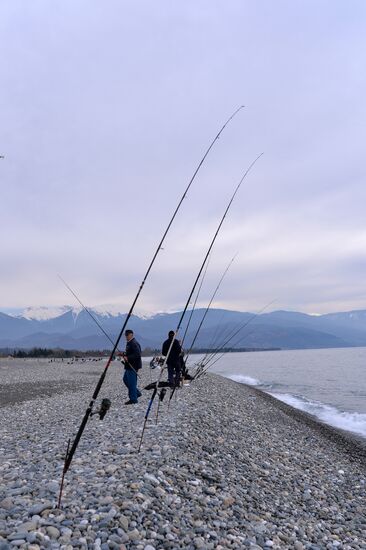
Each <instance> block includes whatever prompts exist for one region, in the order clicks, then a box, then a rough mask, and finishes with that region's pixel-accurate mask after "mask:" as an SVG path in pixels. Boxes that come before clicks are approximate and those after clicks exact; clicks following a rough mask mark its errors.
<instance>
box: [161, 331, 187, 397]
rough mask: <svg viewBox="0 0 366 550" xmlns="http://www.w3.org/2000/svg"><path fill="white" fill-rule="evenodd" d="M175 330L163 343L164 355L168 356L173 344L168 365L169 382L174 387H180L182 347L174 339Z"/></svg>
mask: <svg viewBox="0 0 366 550" xmlns="http://www.w3.org/2000/svg"><path fill="white" fill-rule="evenodd" d="M174 335H175V332H174V330H170V331H169V334H168V339H167V340H165V342H164V343H163V348H162V351H161V353H162V355H164V357H166V356H167V354H168V351H169V348H170V346H171V344H172V342H173V345H172V349H171V350H170V353H169V357H168V359H167V362H166V364H167V365H168V382H169V384H170V386H172V387H174V386H177V385H179V379H180V354H181V351H182V347H181V345H180V343H179V342H178V340H176V339H175V338H174Z"/></svg>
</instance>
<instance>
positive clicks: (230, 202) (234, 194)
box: [138, 153, 263, 452]
mask: <svg viewBox="0 0 366 550" xmlns="http://www.w3.org/2000/svg"><path fill="white" fill-rule="evenodd" d="M262 155H263V153H261V154H260V155H258V156H257V158H256V159H255V160H254V161H253V162H252V163H251V164H250V165H249V167H248V168H247V170H246V171H245V173H244V175H243V176H242V178H241V180H240V181H239V183H238V185H237V186H236V188H235V190H234V193H233V194H232V196H231V198H230V201H229V204H228V205H227V207H226V209H225V212H224V215H223V216H222V218H221V220H220V223H219V225H218V227H217V229H216V232H215V234H214V236H213V239H212V241H211V243H210V246H209V247H208V250H207V252H206V255H205V258H204V260H203V262H202V265H201V267H200V269H199V271H198V274H197V276H196V279H195V281H194V284H193V287H192V289H191V291H190V293H189V296H188V299H187V302H186V305H185V306H184V309H183V311H182V314H181V316H180V319H179V322H178V325H177V328H176V329H175V331H174V335H173V338H172V341H171V343H170V346H169V349H168V351H167V354H166V356H165V359H164V362H163V364H162V366H161V370H160V375H159V377H158V380H157V382H156V387H159V382H160V380H161V377H162V374H163V372H164V369H165V366H166V363H167V360H168V358H169V354H170V352H171V350H172V347H173V344H174V340H175V337H176V335H177V333H178V332H179V330H180V328H181V325H182V322H183V318H184V316H185V314H186V311H187V309H188V306H189V304H190V301H191V298H192V295H193V293H194V291H195V288H196V286H197V283H198V281H199V279H200V277H201V273H202V271H203V269H204V267H205V264H206V262H207V259H208V257H209V255H210V253H211V250H212V248H213V245H214V244H215V241H216V239H217V236H218V234H219V232H220V229H221V227H222V224H223V223H224V220H225V218H226V216H227V213H228V211H229V210H230V207H231V205H232V203H233V201H234V198H235V196H236V194H237V193H238V191H239V189H240V187H241V185H242V183H243V181H244V180H245V178H246V176H247V175H248V174H249V172H250V170H251V169H252V168H253V166H254V165H255V163H256V162H257V161H258V160H259V158H260V157H261V156H262ZM150 409H151V407H150ZM148 417H149V414H148V413H147V414H146V415H145V421H144V425H143V428H142V433H141V438H140V443H139V446H138V452H140V449H141V445H142V440H143V437H144V432H145V427H146V423H147V420H148Z"/></svg>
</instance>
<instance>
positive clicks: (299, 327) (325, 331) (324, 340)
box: [0, 306, 366, 350]
mask: <svg viewBox="0 0 366 550" xmlns="http://www.w3.org/2000/svg"><path fill="white" fill-rule="evenodd" d="M39 310H41V315H38V317H40V318H32V316H31V314H30V312H29V310H27V315H26V316H22V315H21V316H16V317H15V316H11V315H7V314H5V313H0V348H7V347H9V348H31V347H34V346H37V347H52V348H54V347H61V348H64V349H80V350H87V349H108V348H109V349H110V348H111V344H110V342H109V341H108V339H107V338H106V337H105V336H104V335H103V334H102V333H101V331H100V329H99V328H98V327H97V326H96V324H95V323H94V322H93V320H92V319H90V317H89V315H88V314H87V313H86V312H85V311H83V310H81V311H80V309H72V308H69V309H68V308H67V307H66V306H65V307H64V308H59V309H58V310H56V312H54V310H53V311H52V310H51V311H50V315H48V314H47V311H46V308H38V311H39ZM91 311H92V313H93V315H94V317H95V318H96V319H97V320H98V322H99V323H100V324H101V325H102V326H103V328H104V330H105V331H106V332H107V333H108V334H109V335H110V337H111V339H112V340H113V341H114V340H115V339H116V337H117V334H118V333H119V331H120V329H121V326H122V324H123V321H124V319H125V314H124V313H113V312H108V311H102V312H101V311H100V308H99V309H98V308H96V309H95V310H94V309H93V310H91ZM60 312H61V313H60ZM203 312H204V310H202V309H198V310H196V311H195V312H194V314H193V316H192V322H191V326H190V328H189V331H188V333H187V338H186V346H185V347H188V346H189V345H190V342H191V340H192V338H193V335H194V333H195V331H196V329H197V327H198V324H199V322H200V320H201V318H202V315H203ZM52 313H53V315H52ZM179 317H180V312H176V313H159V314H157V315H153V316H151V317H146V316H145V317H139V316H133V317H132V318H131V320H130V322H129V327H130V328H132V329H133V330H134V331H135V333H136V336H137V338H138V339H139V341H140V342H141V345H142V346H143V347H151V348H159V347H160V346H161V343H162V341H163V340H164V339H165V338H166V336H167V333H168V331H169V330H171V329H174V328H175V327H176V325H177V322H178V319H179ZM187 319H188V315H187ZM249 321H250V322H249ZM248 322H249V324H248V325H247V326H246V327H245V328H244V329H243V330H242V331H241V332H240V334H238V336H237V337H236V338H234V339H233V340H232V341H231V342H230V347H236V348H239V347H250V348H283V349H305V348H331V347H351V346H366V311H363V310H360V311H350V312H344V313H331V314H326V315H319V316H314V315H307V314H304V313H298V312H293V311H274V312H271V313H263V314H261V315H257V316H255V317H253V314H252V313H248V312H240V311H230V310H223V309H212V310H210V311H209V314H208V315H207V318H206V320H205V323H204V325H203V327H202V330H201V332H200V335H199V337H198V338H197V341H196V344H195V347H199V348H208V347H213V346H216V345H218V344H219V343H224V341H225V339H227V338H228V335H230V334H231V332H232V331H234V330H235V329H237V328H239V327H240V326H242V325H244V324H245V323H248ZM184 329H185V325H183V330H182V332H181V335H182V334H183V332H184ZM123 346H124V342H121V347H123Z"/></svg>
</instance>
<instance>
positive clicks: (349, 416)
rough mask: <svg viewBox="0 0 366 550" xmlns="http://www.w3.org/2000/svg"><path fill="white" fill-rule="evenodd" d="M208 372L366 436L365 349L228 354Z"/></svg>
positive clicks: (326, 421)
mask: <svg viewBox="0 0 366 550" xmlns="http://www.w3.org/2000/svg"><path fill="white" fill-rule="evenodd" d="M193 358H194V356H192V359H193ZM212 372H216V373H218V374H221V375H223V376H226V377H227V378H231V379H232V380H236V381H237V382H243V383H245V384H249V385H253V386H257V387H258V388H260V389H262V390H263V391H265V392H268V393H270V394H271V395H273V396H274V397H276V398H277V399H280V400H281V401H284V402H285V403H287V404H289V405H292V406H293V407H295V408H298V409H301V410H303V411H306V412H308V413H310V414H313V415H315V416H316V417H317V418H318V419H320V420H321V421H323V422H325V423H326V424H330V425H332V426H334V427H336V428H341V429H343V430H348V431H350V432H353V433H355V434H357V435H360V436H362V437H365V438H366V348H342V349H319V350H295V351H294V350H291V351H263V352H244V353H227V354H225V355H224V356H223V357H222V359H220V360H219V361H218V362H217V363H216V364H215V365H214V366H213V367H212Z"/></svg>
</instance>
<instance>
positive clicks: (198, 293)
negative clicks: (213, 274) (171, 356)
mask: <svg viewBox="0 0 366 550" xmlns="http://www.w3.org/2000/svg"><path fill="white" fill-rule="evenodd" d="M209 263H210V258H209V259H208V260H207V262H206V268H205V271H204V273H203V275H202V279H201V283H200V286H199V287H198V291H197V294H196V298H195V300H194V303H193V307H192V309H191V311H190V315H189V319H188V323H187V326H186V328H185V331H184V334H183V338H182V343H181V347H182V348H183V344H184V341H185V339H186V336H187V332H188V328H189V325H190V324H191V321H192V316H193V313H194V310H195V309H196V304H197V300H198V297H199V295H200V293H201V289H202V285H203V281H204V280H205V277H206V273H207V269H208V266H209Z"/></svg>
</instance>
